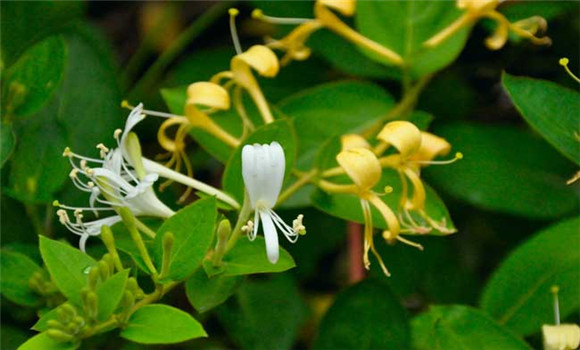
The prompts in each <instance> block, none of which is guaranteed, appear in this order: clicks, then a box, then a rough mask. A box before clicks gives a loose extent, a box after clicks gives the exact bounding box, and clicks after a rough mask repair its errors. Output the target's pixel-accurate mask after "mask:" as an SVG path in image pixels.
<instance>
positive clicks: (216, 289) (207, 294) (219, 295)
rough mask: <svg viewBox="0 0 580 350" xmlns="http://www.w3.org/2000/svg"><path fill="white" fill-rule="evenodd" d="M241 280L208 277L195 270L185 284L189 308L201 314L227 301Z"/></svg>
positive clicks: (219, 276)
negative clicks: (191, 307)
mask: <svg viewBox="0 0 580 350" xmlns="http://www.w3.org/2000/svg"><path fill="white" fill-rule="evenodd" d="M243 280H244V279H243V277H241V276H224V275H217V276H213V277H208V276H207V273H206V272H205V270H204V269H197V271H195V273H194V274H193V276H191V277H190V278H189V279H188V280H187V281H186V282H185V294H186V295H187V299H188V300H189V303H190V304H191V306H193V307H194V308H195V310H196V311H197V312H200V313H203V312H206V311H209V310H211V309H213V308H214V307H216V306H218V305H220V304H222V303H223V302H224V301H226V300H228V298H229V297H230V296H231V295H232V294H234V292H235V291H236V289H238V287H239V286H240V284H241V283H242V281H243Z"/></svg>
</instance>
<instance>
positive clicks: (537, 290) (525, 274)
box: [481, 218, 580, 336]
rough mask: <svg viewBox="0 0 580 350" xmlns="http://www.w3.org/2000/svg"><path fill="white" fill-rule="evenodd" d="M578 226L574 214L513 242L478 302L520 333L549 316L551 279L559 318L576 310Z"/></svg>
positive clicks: (579, 292) (579, 270)
mask: <svg viewBox="0 0 580 350" xmlns="http://www.w3.org/2000/svg"><path fill="white" fill-rule="evenodd" d="M579 227H580V219H578V218H574V219H570V220H566V221H562V222H560V223H558V224H556V225H553V226H550V227H548V228H547V229H545V230H543V231H540V232H539V233H538V234H536V235H535V236H534V237H532V238H531V239H530V240H528V241H527V242H525V243H524V244H522V245H521V246H520V247H518V248H517V249H516V250H515V251H514V252H513V253H512V254H511V255H510V256H509V257H508V258H507V259H506V260H505V261H504V262H503V263H502V264H501V265H500V267H499V268H498V269H497V270H496V271H495V272H494V274H493V275H492V277H491V279H490V281H489V282H488V284H487V286H486V287H485V290H484V292H483V296H482V298H481V307H482V308H483V309H484V310H486V311H487V312H488V313H489V314H490V315H492V316H493V318H495V319H496V320H498V322H499V323H500V324H503V325H505V326H506V327H507V328H509V329H511V330H512V331H514V332H515V333H517V334H520V335H524V336H525V335H530V334H532V333H536V332H539V331H540V328H541V326H542V324H547V323H552V322H553V320H554V310H553V302H552V298H553V296H552V294H551V293H550V288H551V287H552V286H553V285H557V286H559V287H560V292H559V294H558V296H559V299H560V316H561V317H562V319H564V318H566V317H567V316H568V315H570V314H571V313H572V312H573V311H576V310H578V307H579V306H580V300H579V299H578V295H580V251H579V250H578V247H579V246H580V236H578V228H579Z"/></svg>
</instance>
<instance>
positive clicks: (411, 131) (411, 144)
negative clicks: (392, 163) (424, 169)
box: [377, 121, 421, 158]
mask: <svg viewBox="0 0 580 350" xmlns="http://www.w3.org/2000/svg"><path fill="white" fill-rule="evenodd" d="M377 138H378V139H379V141H381V142H384V143H385V144H386V145H385V146H386V147H388V146H390V145H392V146H394V147H395V148H396V149H397V150H398V151H399V154H400V155H401V156H402V157H405V158H406V157H408V156H410V155H411V154H413V153H415V152H417V150H419V147H421V131H420V130H419V128H417V127H416V126H415V124H413V123H409V122H407V121H394V122H390V123H388V124H387V125H385V126H384V127H383V129H382V130H381V131H380V132H379V134H378V135H377ZM381 148H383V147H381ZM385 149H386V148H385Z"/></svg>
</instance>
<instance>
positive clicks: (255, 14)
mask: <svg viewBox="0 0 580 350" xmlns="http://www.w3.org/2000/svg"><path fill="white" fill-rule="evenodd" d="M252 18H253V19H258V20H261V21H264V22H268V23H272V24H302V23H306V22H310V21H313V19H310V18H291V17H273V16H267V15H265V14H264V12H262V10H260V9H255V10H254V11H252Z"/></svg>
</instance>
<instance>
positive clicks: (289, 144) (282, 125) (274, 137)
mask: <svg viewBox="0 0 580 350" xmlns="http://www.w3.org/2000/svg"><path fill="white" fill-rule="evenodd" d="M272 141H276V142H278V143H279V144H280V145H281V146H282V148H283V149H284V155H285V157H286V176H288V174H289V173H290V169H292V166H293V165H294V159H295V157H296V135H295V133H294V128H293V126H292V122H291V121H290V120H288V119H282V120H277V121H275V122H273V123H270V124H267V125H264V126H262V127H260V128H258V129H256V131H255V132H254V133H253V134H251V135H250V136H249V137H248V138H247V139H246V140H244V144H243V145H240V147H238V148H237V149H236V150H235V151H234V153H233V154H232V156H231V158H230V160H229V161H228V164H227V165H226V169H225V170H224V176H223V179H222V182H223V188H224V189H225V190H226V192H228V193H231V194H232V195H233V196H234V197H235V198H236V199H237V200H238V202H240V203H242V202H243V200H244V188H245V187H244V181H243V178H242V148H243V146H244V145H251V144H254V143H259V144H264V143H267V144H270V143H271V142H272Z"/></svg>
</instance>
